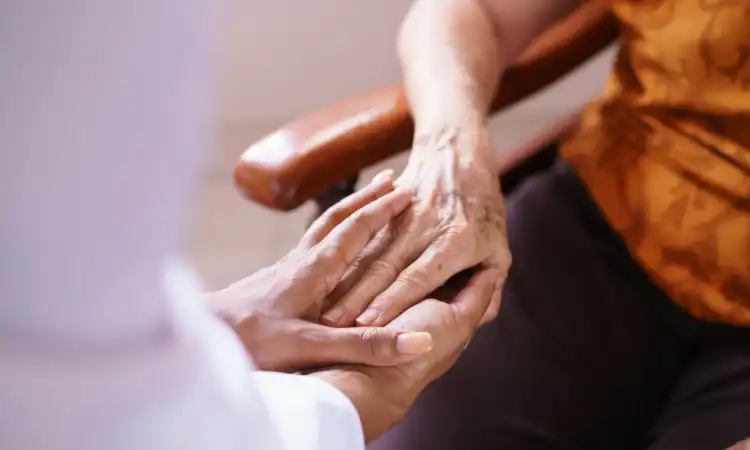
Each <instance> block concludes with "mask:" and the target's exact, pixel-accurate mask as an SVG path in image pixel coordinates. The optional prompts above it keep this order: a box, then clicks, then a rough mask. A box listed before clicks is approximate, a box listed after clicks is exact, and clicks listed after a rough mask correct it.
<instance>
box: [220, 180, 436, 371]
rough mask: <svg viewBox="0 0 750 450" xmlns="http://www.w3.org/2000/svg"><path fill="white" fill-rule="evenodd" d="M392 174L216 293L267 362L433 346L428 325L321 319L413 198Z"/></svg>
mask: <svg viewBox="0 0 750 450" xmlns="http://www.w3.org/2000/svg"><path fill="white" fill-rule="evenodd" d="M411 201H412V194H411V193H410V192H409V191H408V190H405V189H396V190H394V187H393V180H392V179H391V178H390V175H385V174H384V175H383V176H380V177H379V178H378V179H377V180H375V181H374V182H373V183H371V184H370V185H369V186H367V187H366V188H364V189H363V190H361V191H359V192H358V193H356V194H354V195H352V196H350V197H348V198H347V199H345V200H343V201H342V202H340V203H339V204H338V205H336V206H334V207H333V208H331V209H330V210H328V212H326V213H325V214H324V215H323V216H321V217H320V218H319V219H318V220H317V221H316V222H315V223H314V224H313V225H312V226H311V227H310V229H309V230H308V232H307V233H306V234H305V235H304V237H303V238H302V241H301V242H300V243H299V245H298V246H297V247H296V248H295V249H294V250H292V251H291V252H290V253H289V254H288V255H287V256H286V257H284V258H283V259H282V260H281V261H279V262H278V263H276V264H274V265H273V266H270V267H267V268H265V269H263V270H261V271H259V272H257V273H255V274H253V275H251V276H249V277H247V278H245V279H243V280H241V281H239V282H237V283H234V284H232V285H231V286H229V287H228V288H226V289H224V290H222V291H220V292H217V293H215V294H213V295H212V304H213V306H214V308H215V309H216V311H217V313H218V314H219V315H220V316H221V317H223V318H224V319H225V320H226V321H227V322H228V323H229V324H230V325H232V326H233V328H234V329H235V331H236V332H237V333H238V335H239V336H240V338H241V340H242V342H243V344H244V345H245V347H246V348H247V349H248V351H249V353H250V355H251V356H252V358H253V360H254V362H255V363H256V365H257V366H258V367H259V368H260V369H263V370H289V371H293V370H299V369H305V368H310V367H318V366H323V365H330V364H333V363H341V362H350V363H364V364H370V365H393V364H396V363H402V362H404V361H409V360H412V359H414V358H415V357H417V356H419V355H420V354H422V353H424V352H426V351H428V350H429V349H430V348H431V346H432V341H431V338H430V335H429V334H427V333H402V332H401V331H400V330H397V329H394V328H390V329H388V330H386V329H383V328H373V329H362V328H351V329H337V328H330V327H326V326H323V325H320V324H318V323H314V322H313V321H317V319H318V318H319V316H320V312H321V308H322V306H323V302H324V299H325V297H326V296H327V295H328V294H329V293H330V292H331V291H332V290H333V289H334V288H335V287H336V285H337V284H338V282H339V280H340V279H341V277H342V276H343V275H344V273H345V272H346V270H347V269H348V268H349V265H350V264H351V262H352V261H354V259H355V258H356V257H357V255H358V254H359V253H360V251H361V250H362V249H363V248H364V246H365V245H366V244H367V243H368V241H370V239H371V238H372V237H373V235H374V234H375V233H376V232H377V231H378V230H380V229H381V228H383V227H384V226H385V225H387V224H388V223H389V222H390V221H391V219H393V218H394V217H395V216H397V215H398V214H400V213H402V212H403V211H405V210H406V209H407V208H408V206H409V205H410V204H411Z"/></svg>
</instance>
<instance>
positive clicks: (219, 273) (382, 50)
mask: <svg viewBox="0 0 750 450" xmlns="http://www.w3.org/2000/svg"><path fill="white" fill-rule="evenodd" d="M225 4H226V5H227V10H226V11H225V14H224V15H223V16H224V20H223V25H222V34H221V40H220V55H219V58H218V61H219V64H220V67H219V68H218V69H219V78H218V82H219V94H220V95H219V107H218V110H217V117H216V134H215V137H216V139H215V142H214V145H213V146H212V148H211V149H210V151H209V152H208V155H207V165H206V170H205V171H204V174H203V177H202V179H201V183H200V186H199V188H198V189H197V190H196V193H195V195H196V203H195V209H194V216H193V218H192V221H191V230H190V239H189V242H188V248H187V249H186V252H187V254H188V256H189V258H190V259H191V260H192V261H193V262H194V263H195V264H196V266H197V268H198V270H199V271H200V273H201V275H202V277H203V280H204V282H205V285H206V287H207V288H210V289H218V288H220V287H223V286H225V285H227V284H228V283H230V282H232V281H235V280H237V279H239V278H241V277H243V276H246V275H247V274H249V273H250V272H252V271H255V270H257V269H258V268H260V267H262V266H264V265H267V264H270V263H273V262H275V261H276V260H277V259H278V258H279V257H281V256H282V255H283V254H284V253H286V252H287V251H288V250H289V249H290V248H291V247H292V246H293V245H294V244H295V243H296V241H297V239H298V238H299V236H300V235H301V233H302V232H303V230H304V227H305V224H306V222H307V219H308V218H309V216H310V214H311V211H312V208H310V207H309V205H308V207H303V208H300V209H299V210H298V211H295V212H292V213H276V212H272V211H270V210H267V209H264V208H263V207H260V206H258V205H255V204H253V203H251V202H250V201H248V200H246V199H244V198H242V197H241V196H240V195H239V193H238V191H237V190H236V189H235V187H234V185H233V181H232V167H233V165H234V162H235V161H236V159H237V157H238V156H239V155H240V153H241V152H242V151H243V150H244V149H245V148H246V147H247V146H248V145H249V144H251V143H252V142H254V141H256V140H258V139H259V138H261V137H263V136H264V135H265V134H267V133H268V132H270V131H272V130H274V129H275V128H277V127H279V126H281V125H283V124H284V123H286V122H288V121H290V120H292V119H294V118H296V117H298V116H300V115H304V114H306V113H309V112H311V111H313V110H315V109H317V108H321V107H325V106H326V105H329V104H331V103H334V102H336V101H339V100H342V99H345V98H347V97H350V96H353V95H356V94H358V93H361V92H363V91H366V90H369V89H373V88H376V87H378V86H380V85H383V84H387V83H391V82H394V81H398V80H399V78H400V75H399V66H398V61H397V59H396V52H395V42H396V33H397V31H398V28H399V24H400V22H401V19H402V18H403V16H404V15H405V13H406V11H407V9H408V8H409V5H410V1H409V0H400V1H389V2H374V1H365V0H315V1H310V0H274V1H258V0H232V1H231V2H227V3H225ZM611 60H612V50H611V49H609V50H607V51H605V52H603V53H602V55H600V57H599V58H597V59H596V60H594V61H592V62H591V63H589V64H588V65H587V66H585V67H583V68H582V69H581V70H579V71H578V72H576V73H574V74H573V75H571V76H570V77H568V78H567V79H565V80H563V81H562V82H560V83H558V84H557V85H556V86H554V87H553V88H551V89H549V90H547V91H546V92H543V93H542V94H540V95H538V96H536V97H535V98H533V99H531V100H529V101H527V102H525V103H524V104H521V105H518V106H517V107H515V108H513V110H511V111H509V112H507V113H505V114H503V115H501V116H498V117H496V118H494V119H493V121H492V129H493V135H494V138H495V145H496V147H497V151H499V152H501V151H502V150H503V148H507V147H509V146H512V145H513V144H514V143H518V142H520V141H523V140H524V139H528V138H529V137H531V136H533V135H534V133H535V132H536V131H538V130H540V129H541V128H543V127H544V126H545V125H546V124H549V123H551V122H553V121H554V120H555V119H558V118H560V117H562V116H564V115H566V113H570V112H571V111H574V110H576V109H578V108H580V106H581V105H582V104H583V103H585V102H586V101H587V100H588V99H590V98H591V97H593V96H595V95H597V94H598V93H599V92H600V91H601V89H602V87H603V85H604V80H605V76H606V73H607V71H608V70H609V67H610V65H611ZM404 163H405V156H403V155H402V156H400V157H396V158H393V159H391V160H389V161H386V162H385V163H384V164H381V165H380V166H379V167H376V168H373V169H371V170H369V171H368V172H367V173H364V174H363V176H362V180H361V182H366V181H367V180H368V179H369V178H371V177H372V176H373V175H374V174H375V173H377V172H378V171H379V170H382V169H383V168H385V167H391V168H394V169H396V171H397V173H398V171H399V170H400V169H401V168H403V166H404Z"/></svg>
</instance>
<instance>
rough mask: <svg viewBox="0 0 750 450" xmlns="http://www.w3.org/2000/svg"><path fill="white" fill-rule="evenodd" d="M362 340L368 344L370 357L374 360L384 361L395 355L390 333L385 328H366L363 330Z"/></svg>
mask: <svg viewBox="0 0 750 450" xmlns="http://www.w3.org/2000/svg"><path fill="white" fill-rule="evenodd" d="M362 341H363V342H364V343H365V344H366V347H367V354H368V357H369V358H370V359H371V360H372V361H382V360H384V359H387V358H389V357H391V356H393V352H392V349H391V346H390V345H389V344H390V343H389V342H388V334H387V332H386V331H385V330H384V329H383V328H366V329H365V330H364V331H363V332H362Z"/></svg>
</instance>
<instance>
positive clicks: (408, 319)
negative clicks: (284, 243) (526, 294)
mask: <svg viewBox="0 0 750 450" xmlns="http://www.w3.org/2000/svg"><path fill="white" fill-rule="evenodd" d="M448 138H450V136H449V137H448ZM443 144H445V145H455V142H454V141H450V142H447V143H441V142H439V141H438V142H429V143H427V144H426V145H428V146H429V147H430V148H433V149H435V148H437V149H438V150H439V147H440V145H443ZM410 167H412V168H413V167H416V169H412V171H411V172H410V169H409V168H407V170H406V172H405V173H404V175H402V177H401V178H400V179H399V180H398V182H394V180H393V179H392V178H391V175H390V174H388V173H383V174H380V175H379V176H378V177H376V178H375V179H374V180H373V182H372V183H370V184H369V185H368V186H367V187H365V188H364V189H362V190H361V191H359V192H357V193H355V194H354V195H352V196H350V197H348V198H346V199H345V200H343V201H341V202H340V203H339V204H337V205H335V206H334V207H332V208H331V209H329V210H328V211H327V212H326V213H325V214H323V215H322V216H321V217H320V218H319V219H318V220H317V221H316V222H315V223H313V225H312V226H311V227H310V228H309V230H308V231H307V232H306V233H305V235H304V236H303V237H302V239H301V241H300V243H299V244H298V245H297V247H295V248H294V249H293V250H292V251H291V252H290V253H289V254H288V255H287V256H286V257H284V258H283V259H282V260H281V261H279V262H278V263H276V264H274V265H272V266H270V267H267V268H265V269H262V270H260V271H259V272H257V273H255V274H253V275H251V276H249V277H247V278H245V279H243V280H241V281H239V282H237V283H234V284H232V285H230V286H229V287H228V288H226V289H224V290H222V291H219V292H217V293H215V294H213V295H212V297H213V298H212V304H213V306H214V308H215V309H216V311H217V313H218V314H219V315H220V316H221V317H222V318H224V319H225V320H226V321H227V322H228V323H229V324H230V325H231V326H232V327H233V328H234V330H235V331H236V332H237V334H238V335H239V337H240V339H241V340H242V342H243V344H244V345H245V347H246V348H247V350H248V351H249V353H250V355H251V356H252V358H253V361H254V363H255V364H256V366H258V367H259V368H260V369H262V370H275V371H300V370H305V371H307V372H308V376H315V377H319V378H320V379H323V380H325V381H327V382H329V383H331V384H333V385H334V386H336V387H337V388H339V389H340V390H341V391H342V392H343V393H344V394H346V395H348V396H349V398H350V399H351V400H352V402H353V403H354V405H355V407H356V408H357V409H358V412H359V414H360V418H361V420H362V423H363V428H364V431H365V436H366V438H367V439H368V440H369V439H373V438H374V437H376V436H378V435H379V434H381V433H382V432H384V431H385V430H387V429H388V428H389V427H390V426H392V425H393V424H394V423H396V422H397V421H398V420H400V419H401V418H402V417H403V415H404V414H405V413H406V411H407V410H408V408H409V407H410V406H411V404H412V403H413V401H414V400H415V399H416V397H417V396H418V395H419V393H420V392H421V391H422V390H423V389H424V388H425V387H426V386H427V384H429V383H430V382H431V381H432V380H434V379H436V378H437V377H439V376H440V375H442V374H443V373H444V372H445V371H446V370H447V369H448V368H450V367H451V365H452V364H453V363H454V362H455V361H456V359H457V358H458V356H459V354H460V353H461V351H462V350H463V349H464V348H465V346H466V343H467V342H468V340H469V339H470V338H471V337H472V336H473V334H474V333H475V331H476V330H477V328H478V327H479V326H480V324H481V323H483V322H486V321H487V320H491V319H492V318H494V316H495V315H496V314H497V312H498V308H499V303H500V289H501V287H502V282H503V281H504V279H505V273H506V271H507V267H508V265H509V264H510V258H509V256H508V255H507V245H505V233H504V220H502V219H503V218H504V209H503V206H502V198H501V197H500V193H499V189H498V186H497V180H496V177H495V176H494V173H492V171H491V170H485V169H484V168H483V167H472V166H471V164H469V165H468V167H464V168H463V169H461V168H459V169H455V167H456V164H455V161H453V160H451V157H450V156H448V157H447V158H445V157H444V158H443V159H442V160H441V159H440V158H435V155H430V158H429V159H427V160H425V163H424V164H420V163H419V162H417V163H414V164H410ZM451 168H453V169H451ZM467 169H469V170H470V171H472V173H462V171H464V172H465V171H466V170H467ZM483 170H484V172H482V171H483ZM467 177H468V178H467ZM462 178H466V180H464V181H467V180H468V179H470V180H471V181H472V183H471V188H469V189H467V190H463V189H462V190H461V191H460V192H462V194H461V195H458V194H457V192H458V188H459V186H457V184H459V182H461V181H462V180H461V179H462ZM430 180H432V183H430ZM425 181H427V183H425ZM430 184H432V186H431V185H430ZM396 185H398V186H399V187H396ZM446 185H449V186H446ZM446 187H451V188H452V189H453V190H450V189H446ZM472 189H473V191H472ZM477 192H481V194H480V195H475V194H476V193H477ZM483 199H484V200H483ZM493 243H494V244H498V243H499V245H496V246H495V247H493V246H492V245H491V244H493ZM488 248H496V249H498V250H497V251H496V250H491V251H487V249H488ZM469 268H475V274H474V275H473V276H472V277H471V279H470V280H469V281H468V283H466V284H465V286H464V287H463V288H461V287H460V286H458V287H457V285H456V284H455V283H454V284H451V283H449V284H448V285H445V286H443V287H442V288H440V287H441V285H443V283H445V281H446V280H448V279H449V278H451V277H452V276H453V275H455V274H457V273H458V272H460V271H462V270H464V269H469ZM464 279H465V277H464ZM454 281H458V282H459V283H460V280H454ZM437 288H440V289H437ZM436 289H437V290H436ZM355 319H356V323H355Z"/></svg>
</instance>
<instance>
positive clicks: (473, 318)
mask: <svg viewBox="0 0 750 450" xmlns="http://www.w3.org/2000/svg"><path fill="white" fill-rule="evenodd" d="M501 279H502V278H501V272H500V271H499V270H497V269H484V270H482V271H481V272H479V273H477V274H476V275H474V276H473V277H472V278H471V280H469V283H468V284H467V285H466V287H464V288H463V289H462V290H461V292H459V293H458V295H457V296H456V298H455V299H454V300H453V302H452V303H451V306H452V307H453V308H454V311H455V312H456V317H457V318H458V320H459V323H460V324H461V325H463V326H464V327H466V330H467V331H468V332H469V335H472V334H473V333H474V331H475V330H476V328H477V327H478V326H479V324H480V322H481V321H482V318H483V317H484V316H485V313H487V311H488V310H489V311H490V312H489V315H490V316H489V317H488V319H489V318H492V317H493V316H494V314H496V309H495V308H498V309H499V307H500V297H499V295H498V296H497V300H496V302H495V304H493V299H495V295H494V293H495V292H498V293H499V290H500V287H501V284H500V280H501Z"/></svg>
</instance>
